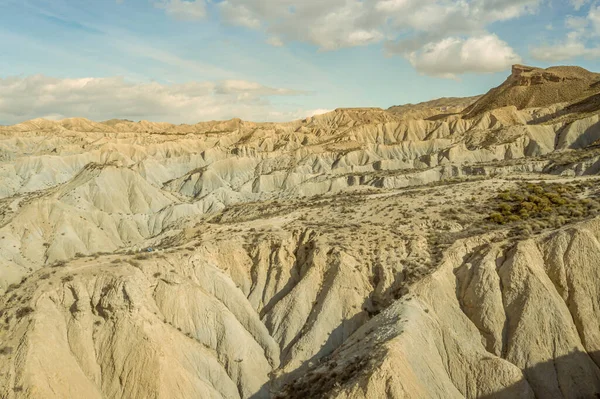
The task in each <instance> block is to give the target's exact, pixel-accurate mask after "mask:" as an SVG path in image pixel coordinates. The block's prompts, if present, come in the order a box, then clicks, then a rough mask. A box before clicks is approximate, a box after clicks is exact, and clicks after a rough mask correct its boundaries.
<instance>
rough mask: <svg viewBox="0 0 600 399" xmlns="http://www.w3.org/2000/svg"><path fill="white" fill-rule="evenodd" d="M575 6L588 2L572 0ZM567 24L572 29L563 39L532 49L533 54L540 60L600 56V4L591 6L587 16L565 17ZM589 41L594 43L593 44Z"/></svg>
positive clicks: (579, 6) (551, 60)
mask: <svg viewBox="0 0 600 399" xmlns="http://www.w3.org/2000/svg"><path fill="white" fill-rule="evenodd" d="M572 3H573V6H574V7H575V8H581V7H582V6H583V5H585V3H586V2H576V1H572ZM565 26H566V27H567V28H568V29H569V30H570V31H569V32H568V33H567V35H566V37H565V38H564V39H563V40H560V41H557V42H555V43H553V44H546V45H542V46H538V47H535V48H532V49H531V56H532V57H533V58H535V59H536V60H540V61H549V62H556V61H565V60H569V59H573V58H577V57H584V58H600V46H598V45H597V44H596V43H597V42H598V37H599V36H600V5H594V6H591V7H590V9H589V11H588V14H587V16H585V17H574V16H570V15H569V16H567V17H566V18H565ZM588 42H590V43H594V44H593V45H592V46H589V45H588Z"/></svg>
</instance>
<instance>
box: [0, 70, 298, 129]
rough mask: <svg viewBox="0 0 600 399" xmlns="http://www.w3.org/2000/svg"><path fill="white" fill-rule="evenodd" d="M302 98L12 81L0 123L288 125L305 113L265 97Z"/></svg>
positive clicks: (86, 81) (94, 81)
mask: <svg viewBox="0 0 600 399" xmlns="http://www.w3.org/2000/svg"><path fill="white" fill-rule="evenodd" d="M303 94H306V93H305V92H301V91H296V90H290V89H283V88H273V87H267V86H264V85H261V84H258V83H255V82H247V81H242V80H226V81H219V82H188V83H183V84H173V85H165V84H160V83H156V82H153V83H131V82H128V81H126V80H125V79H123V78H121V77H113V78H83V79H57V78H51V77H47V76H43V75H35V76H28V77H12V78H6V79H0V121H2V122H3V123H9V124H13V123H18V122H20V121H23V120H27V119H33V118H37V117H44V116H47V117H52V118H53V119H60V118H63V117H85V118H89V119H92V120H106V119H112V118H127V119H148V120H154V121H168V122H175V123H181V122H184V123H195V122H199V121H202V120H213V119H229V118H233V117H240V118H242V119H246V120H288V119H293V118H299V117H304V116H305V115H306V113H308V112H309V111H306V110H304V111H303V110H298V109H289V107H278V106H275V105H273V104H272V103H271V102H270V97H271V96H295V95H303Z"/></svg>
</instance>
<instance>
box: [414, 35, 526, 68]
mask: <svg viewBox="0 0 600 399" xmlns="http://www.w3.org/2000/svg"><path fill="white" fill-rule="evenodd" d="M409 61H410V63H411V64H412V65H413V67H414V68H415V69H416V70H417V71H419V72H421V73H423V74H427V75H434V76H440V77H445V78H456V76H457V75H459V74H461V73H468V72H488V73H492V72H499V71H503V70H506V69H507V68H509V67H510V66H511V65H513V64H517V63H520V62H521V58H520V57H519V56H518V55H517V54H516V53H515V52H514V51H513V49H512V48H510V47H509V46H508V44H506V43H505V42H503V41H502V40H500V39H499V38H498V37H497V36H496V35H484V36H479V37H473V38H469V39H466V40H463V39H460V38H447V39H443V40H441V41H439V42H435V43H429V44H427V45H425V46H424V47H423V49H422V50H420V51H415V52H412V53H411V54H410V55H409Z"/></svg>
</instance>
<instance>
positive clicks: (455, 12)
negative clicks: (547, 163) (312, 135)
mask: <svg viewBox="0 0 600 399" xmlns="http://www.w3.org/2000/svg"><path fill="white" fill-rule="evenodd" d="M197 1H207V0H197ZM542 1H543V0H458V1H455V0H326V1H325V0H224V1H220V2H214V3H213V4H214V6H215V8H216V9H217V10H218V18H220V19H221V20H222V21H223V22H225V23H228V24H232V25H237V26H243V27H246V28H249V29H253V30H257V31H261V32H263V33H264V34H265V35H266V37H267V38H268V39H267V42H268V43H269V44H272V45H274V46H281V45H283V44H285V43H288V42H292V41H299V42H305V43H311V44H313V45H315V46H317V47H318V48H319V49H320V50H323V51H331V50H337V49H340V48H344V47H355V46H365V45H369V44H373V43H378V42H385V43H386V48H387V50H388V52H389V53H392V54H399V55H402V56H404V57H407V58H408V57H410V56H411V54H412V53H414V52H416V51H423V46H425V45H428V44H429V43H434V42H440V41H442V40H444V39H446V38H450V37H461V38H463V40H467V38H469V37H472V38H476V37H481V36H485V35H489V33H488V32H487V29H486V28H487V27H488V26H489V25H490V24H492V23H494V22H498V21H506V20H511V19H515V18H519V17H521V16H523V15H525V14H528V13H534V12H536V11H537V9H538V7H539V5H540V4H541V3H542ZM505 47H506V46H505ZM486 71H487V69H482V70H476V69H471V70H469V72H486ZM456 73H457V74H458V73H463V72H460V71H456Z"/></svg>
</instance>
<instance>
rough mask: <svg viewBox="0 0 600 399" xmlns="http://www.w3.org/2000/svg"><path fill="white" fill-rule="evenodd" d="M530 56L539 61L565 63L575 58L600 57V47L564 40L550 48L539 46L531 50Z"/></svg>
mask: <svg viewBox="0 0 600 399" xmlns="http://www.w3.org/2000/svg"><path fill="white" fill-rule="evenodd" d="M531 55H532V57H533V58H535V59H536V60H540V61H549V62H556V61H565V60H569V59H572V58H576V57H585V58H597V57H600V47H586V46H585V44H583V43H582V42H580V41H578V40H566V41H564V42H562V43H557V44H554V45H551V46H541V47H537V48H534V49H532V50H531Z"/></svg>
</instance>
